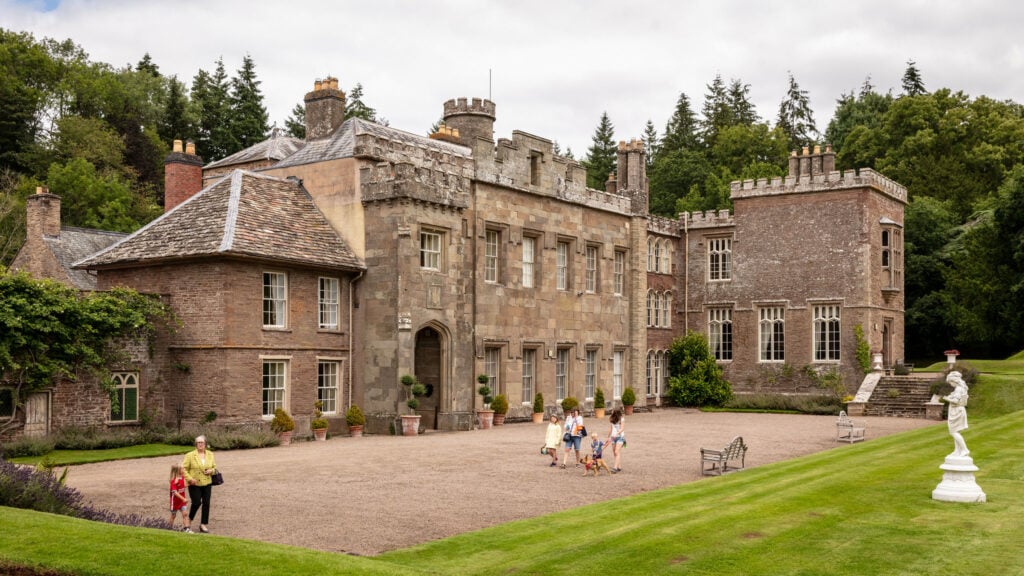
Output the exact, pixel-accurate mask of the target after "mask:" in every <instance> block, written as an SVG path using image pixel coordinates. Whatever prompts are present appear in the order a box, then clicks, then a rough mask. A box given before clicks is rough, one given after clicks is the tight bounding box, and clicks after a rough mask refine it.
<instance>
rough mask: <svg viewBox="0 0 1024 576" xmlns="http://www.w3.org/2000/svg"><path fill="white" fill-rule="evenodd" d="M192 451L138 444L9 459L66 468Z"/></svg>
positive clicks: (57, 451) (160, 445)
mask: <svg viewBox="0 0 1024 576" xmlns="http://www.w3.org/2000/svg"><path fill="white" fill-rule="evenodd" d="M189 450H192V447H191V446H174V445H171V444H140V445H138V446H126V447H124V448H110V449H109V450H54V451H52V452H50V453H48V454H46V455H45V456H22V457H19V458H10V459H9V460H10V461H11V462H14V463H15V464H32V465H36V464H38V463H39V462H40V461H43V460H45V461H46V462H47V463H48V464H52V465H54V466H67V465H72V464H92V463H94V462H110V461H112V460H131V459H134V458H153V457H156V456H170V455H173V454H184V453H186V452H188V451H189Z"/></svg>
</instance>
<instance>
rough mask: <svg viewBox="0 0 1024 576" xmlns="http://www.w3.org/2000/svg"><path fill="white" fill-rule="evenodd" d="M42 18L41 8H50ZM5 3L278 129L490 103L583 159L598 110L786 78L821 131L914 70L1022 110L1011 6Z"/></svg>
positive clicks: (1018, 13)
mask: <svg viewBox="0 0 1024 576" xmlns="http://www.w3.org/2000/svg"><path fill="white" fill-rule="evenodd" d="M49 3H52V2H49ZM42 6H43V4H42V3H41V2H25V1H14V0H0V26H3V27H4V28H8V29H12V30H19V31H29V32H32V33H33V34H35V35H36V37H51V38H58V39H64V38H71V39H72V40H74V41H75V42H76V43H78V44H79V45H81V46H82V47H83V48H84V49H85V50H86V51H87V52H88V53H89V54H90V56H91V57H92V58H93V59H94V60H99V61H104V62H109V63H111V64H114V65H124V64H128V63H134V62H137V61H138V60H139V59H140V58H141V57H142V55H143V54H144V53H146V52H148V53H149V54H150V55H151V56H152V58H153V60H154V61H155V62H156V63H157V64H158V65H159V66H160V70H161V72H163V73H164V74H175V75H177V76H178V77H179V78H180V79H182V80H185V81H186V83H191V79H192V77H193V76H194V75H195V73H196V72H197V71H198V69H200V68H203V69H206V70H210V69H212V68H213V66H214V61H215V60H216V59H217V58H218V57H220V56H223V58H224V63H225V65H226V67H227V69H228V72H229V74H233V73H234V71H235V70H236V69H237V68H238V67H239V65H240V64H241V60H242V57H243V56H244V55H245V54H247V53H248V54H250V55H251V56H252V57H253V59H254V61H255V63H256V71H257V74H258V77H259V79H260V80H261V81H262V86H261V87H262V89H263V92H264V96H265V99H266V104H267V107H268V109H269V112H270V116H271V119H272V120H275V121H277V122H278V123H282V122H283V120H284V119H285V118H286V117H287V115H288V113H289V112H290V110H291V109H292V107H293V106H294V105H295V104H296V103H298V102H300V101H301V99H302V96H303V94H305V92H307V91H309V90H310V89H311V88H312V83H313V80H314V79H315V78H317V77H322V76H326V75H328V74H333V75H335V76H337V77H338V78H339V79H340V80H341V84H342V86H343V87H345V88H350V87H351V86H352V85H354V84H355V82H361V83H362V84H363V86H364V89H365V98H366V101H367V102H368V103H369V104H370V105H372V106H374V107H375V108H377V110H378V112H379V113H380V114H381V115H383V116H385V117H387V118H388V119H389V120H390V121H391V124H392V126H395V127H398V128H402V129H405V130H408V131H411V132H416V133H425V132H426V130H427V129H428V127H429V126H430V125H431V124H432V123H433V122H434V121H436V120H437V119H438V118H439V117H440V115H441V105H442V103H443V102H444V101H445V100H447V99H449V98H455V97H463V96H465V97H487V95H488V89H489V86H488V71H489V70H490V71H491V73H492V78H493V81H492V83H491V89H492V90H493V98H494V100H495V102H496V104H497V111H498V121H497V124H496V130H497V132H498V136H500V137H507V136H510V134H511V132H512V130H513V129H517V130H524V131H527V132H530V133H533V134H537V135H539V136H544V137H547V138H550V139H553V140H557V141H558V142H559V143H560V144H561V145H562V147H563V148H565V147H567V146H571V147H572V149H573V151H574V152H575V153H576V155H577V157H579V156H581V155H582V154H583V153H584V152H585V150H586V148H587V147H588V146H589V144H590V137H591V135H592V133H593V131H594V128H595V127H596V125H597V121H598V119H599V117H600V115H601V112H602V111H607V112H608V114H609V116H610V118H611V120H612V122H613V123H614V125H615V128H616V137H617V138H618V139H622V140H624V139H629V138H633V137H639V136H640V133H641V132H642V130H643V127H644V124H645V123H646V121H647V120H648V119H651V120H653V121H654V123H655V125H656V126H657V127H658V129H659V131H660V130H661V129H662V128H663V127H664V125H665V121H666V120H667V118H668V116H669V114H671V112H672V107H673V106H674V104H675V101H676V98H677V97H678V95H679V92H680V91H685V92H686V93H687V95H688V96H689V97H690V99H691V102H692V103H693V105H694V107H695V108H696V109H698V110H699V108H700V104H701V102H702V101H703V97H704V91H705V85H706V84H707V83H709V82H710V81H711V80H712V79H713V77H714V75H715V74H717V73H721V74H722V76H723V78H725V79H726V80H728V79H731V78H740V79H742V80H743V82H745V83H748V84H750V86H751V95H752V97H753V100H754V102H755V104H756V105H757V108H758V112H759V113H760V115H761V116H762V118H765V119H772V120H773V119H774V117H775V114H776V111H777V108H778V103H779V101H780V100H781V99H782V97H783V95H784V94H785V90H786V82H787V73H788V72H789V71H792V72H793V74H794V76H795V77H796V80H797V82H798V83H799V84H800V86H801V88H803V89H805V90H807V91H808V92H809V94H810V97H811V102H812V105H813V107H814V109H815V115H816V119H817V121H818V127H819V129H822V130H824V128H825V125H826V124H827V122H828V120H829V118H830V117H831V114H832V111H833V109H834V106H835V100H836V99H837V98H838V97H839V96H840V95H841V94H842V93H844V92H849V91H851V90H855V89H856V88H858V87H859V86H860V84H861V83H862V82H863V80H864V78H865V77H866V76H868V75H870V76H871V77H872V80H873V82H874V84H875V85H876V86H877V87H878V88H879V89H881V90H883V91H884V90H887V89H889V88H893V89H894V90H895V91H896V92H898V91H899V82H900V77H901V76H902V74H903V70H904V69H905V67H906V61H907V60H910V59H913V60H915V61H916V62H917V65H918V68H919V69H920V70H921V72H922V74H923V77H924V80H925V83H926V86H927V87H928V88H929V89H935V88H939V87H949V88H953V89H954V90H963V91H964V92H966V93H968V94H970V95H972V96H978V95H982V94H985V95H989V96H992V97H994V98H998V99H1015V100H1021V92H1022V89H1024V74H1022V68H1024V57H1022V55H1021V54H1022V49H1021V47H1020V44H1019V42H1018V41H1017V40H1016V38H1017V28H1019V26H1020V24H1021V23H1022V21H1024V19H1022V16H1024V4H1020V3H1017V2H1010V1H995V0H989V1H984V0H982V1H976V2H971V3H969V4H968V3H963V4H961V3H958V2H954V1H952V0H943V1H939V2H924V1H920V0H918V1H913V2H892V1H889V2H883V1H881V0H870V1H866V2H807V3H799V4H798V3H793V2H783V1H779V0H763V1H759V2H755V1H741V0H725V1H719V2H697V1H692V0H691V1H682V2H672V1H656V0H640V1H634V2H621V1H614V2H613V1H610V0H594V1H583V0H572V1H553V0H548V1H544V0H520V1H518V2H515V3H510V2H480V1H479V0H474V1H470V0H450V1H445V2H438V1H432V2H427V1H422V0H420V1H416V0H385V1H375V2H364V1H361V2H353V1H350V0H342V1H321V0H316V1H308V2H295V3H290V4H285V3H278V2H275V3H258V2H251V1H247V2H242V1H240V0H209V1H197V0H178V1H176V2H173V3H169V2H154V1H152V0H138V1H130V0H106V1H86V0H64V1H62V2H60V3H59V5H58V6H56V7H55V8H54V9H52V10H50V11H42V10H43V8H42Z"/></svg>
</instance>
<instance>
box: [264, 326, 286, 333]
mask: <svg viewBox="0 0 1024 576" xmlns="http://www.w3.org/2000/svg"><path fill="white" fill-rule="evenodd" d="M263 331H264V332H289V333H290V332H291V331H292V329H291V328H286V327H280V328H278V327H276V326H264V327H263Z"/></svg>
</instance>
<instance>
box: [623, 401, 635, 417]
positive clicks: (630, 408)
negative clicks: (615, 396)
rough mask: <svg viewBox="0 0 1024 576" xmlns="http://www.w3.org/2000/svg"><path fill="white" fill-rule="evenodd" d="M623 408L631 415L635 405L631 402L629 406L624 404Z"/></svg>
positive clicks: (627, 414)
mask: <svg viewBox="0 0 1024 576" xmlns="http://www.w3.org/2000/svg"><path fill="white" fill-rule="evenodd" d="M622 408H623V412H624V413H625V414H626V416H629V415H631V414H632V413H633V405H632V404H630V405H628V406H623V407H622Z"/></svg>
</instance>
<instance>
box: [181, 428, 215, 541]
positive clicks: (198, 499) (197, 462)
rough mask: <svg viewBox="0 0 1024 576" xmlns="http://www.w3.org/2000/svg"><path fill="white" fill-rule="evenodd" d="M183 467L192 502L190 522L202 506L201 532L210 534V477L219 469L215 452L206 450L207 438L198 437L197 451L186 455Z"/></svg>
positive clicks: (189, 514)
mask: <svg viewBox="0 0 1024 576" xmlns="http://www.w3.org/2000/svg"><path fill="white" fill-rule="evenodd" d="M181 467H182V468H183V469H184V470H185V482H187V483H188V496H189V498H190V499H191V500H192V508H191V509H190V510H189V512H188V519H189V522H192V520H193V519H195V517H196V512H197V511H198V510H199V506H200V504H201V505H202V507H203V515H202V517H201V518H200V522H199V531H200V532H209V531H210V529H209V528H207V526H206V525H207V524H208V523H209V522H210V493H211V492H212V491H213V490H212V488H213V485H212V484H211V482H212V480H211V479H210V475H211V474H213V473H214V471H215V470H216V469H217V464H216V463H214V461H213V452H210V451H209V450H207V449H206V436H196V449H195V450H193V451H191V452H189V453H188V454H185V460H184V461H183V462H182V463H181Z"/></svg>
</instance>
